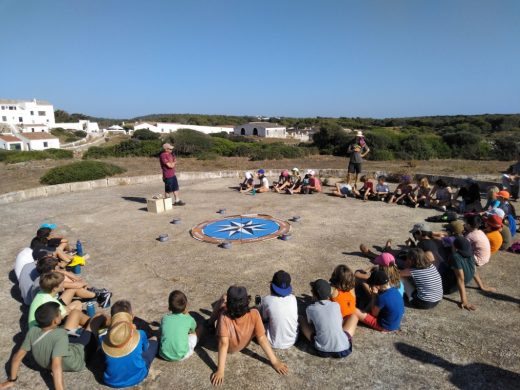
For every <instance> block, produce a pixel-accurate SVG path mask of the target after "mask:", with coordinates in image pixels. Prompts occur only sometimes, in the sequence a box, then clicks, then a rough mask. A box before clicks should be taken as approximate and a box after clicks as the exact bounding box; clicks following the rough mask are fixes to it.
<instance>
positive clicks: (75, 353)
mask: <svg viewBox="0 0 520 390" xmlns="http://www.w3.org/2000/svg"><path fill="white" fill-rule="evenodd" d="M43 333H45V332H44V331H43V330H42V329H41V328H39V327H37V326H33V327H32V328H30V329H29V332H27V335H26V336H25V340H24V341H23V343H22V347H21V348H22V349H23V350H24V351H27V352H29V351H30V352H32V355H33V357H34V360H35V361H36V363H38V365H39V366H40V367H42V368H47V369H51V367H52V365H51V363H52V358H54V357H58V356H61V357H62V360H61V366H62V368H63V371H81V370H83V369H84V368H85V349H84V347H83V345H81V344H69V337H68V336H67V332H66V331H65V329H63V328H56V329H53V330H51V331H49V332H48V333H47V334H46V335H45V336H43V337H42V338H41V339H40V341H38V342H36V344H35V341H37V340H38V338H39V337H40V336H42V334H43Z"/></svg>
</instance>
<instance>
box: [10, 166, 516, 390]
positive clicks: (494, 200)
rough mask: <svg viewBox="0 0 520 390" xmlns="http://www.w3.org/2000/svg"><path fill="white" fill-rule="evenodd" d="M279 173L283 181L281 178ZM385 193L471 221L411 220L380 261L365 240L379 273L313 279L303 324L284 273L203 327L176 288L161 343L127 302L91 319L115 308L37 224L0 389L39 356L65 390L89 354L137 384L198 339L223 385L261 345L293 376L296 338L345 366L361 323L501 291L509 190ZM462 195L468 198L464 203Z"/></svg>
mask: <svg viewBox="0 0 520 390" xmlns="http://www.w3.org/2000/svg"><path fill="white" fill-rule="evenodd" d="M293 174H295V175H296V176H299V172H298V170H296V169H295V170H293ZM258 175H259V177H260V180H261V187H260V188H259V191H258V192H262V191H263V189H264V188H267V189H268V188H269V186H268V184H266V183H265V181H264V179H265V178H264V177H263V175H264V172H263V171H259V172H258ZM282 176H283V177H286V175H285V172H284V173H282ZM308 176H309V177H308V178H309V179H312V178H313V177H314V172H308ZM249 180H250V179H249V178H246V182H245V183H244V186H250V185H251V183H250V182H249ZM265 180H267V179H265ZM303 180H304V179H302V184H301V189H300V191H303V192H304V193H306V192H307V189H309V192H311V191H314V190H316V191H319V190H318V188H321V187H320V186H319V185H318V186H317V185H316V181H315V182H312V181H310V180H309V182H304V181H303ZM316 180H318V179H316ZM296 182H297V181H292V182H287V181H285V182H284V181H282V182H279V183H278V184H277V185H276V186H277V188H276V189H275V191H277V192H279V191H282V190H285V191H288V192H289V193H293V192H298V187H295V186H294V184H295V183H296ZM286 183H292V184H286ZM365 185H366V181H365ZM365 185H364V187H365ZM384 185H385V183H384V180H383V179H381V178H380V179H379V184H378V186H376V189H375V191H374V193H373V195H374V196H376V197H377V199H388V200H389V201H390V200H393V199H395V201H397V202H399V201H402V202H403V203H408V204H409V205H411V206H415V205H417V204H419V205H423V206H435V207H447V208H453V207H456V208H458V210H459V211H462V212H464V213H465V214H464V220H459V219H457V214H456V213H454V212H452V214H450V211H448V212H447V213H444V214H443V215H442V216H439V217H441V220H446V218H445V217H448V221H449V218H451V219H452V220H451V222H450V223H449V224H448V225H447V227H446V231H442V232H440V231H435V230H434V229H432V228H431V225H430V224H428V223H418V224H415V225H414V226H413V227H412V229H411V230H410V233H411V235H412V237H411V238H409V239H408V240H407V241H406V244H407V249H406V250H404V251H403V250H401V251H394V250H393V249H392V246H391V244H392V243H391V241H388V242H387V243H386V245H385V248H384V250H383V252H382V253H380V254H377V253H374V252H372V251H371V250H370V249H368V247H367V246H366V245H365V244H361V245H360V249H361V252H362V254H363V255H364V256H366V257H367V258H369V259H370V261H371V263H372V265H371V267H370V268H369V269H367V270H357V271H355V272H354V271H353V270H352V269H350V268H349V267H348V266H346V265H343V264H341V265H338V266H337V267H336V268H335V269H334V270H333V271H332V274H331V276H330V279H329V280H328V281H327V280H324V279H318V280H316V281H314V282H312V283H311V284H310V290H311V292H312V296H313V303H312V304H310V305H309V306H308V307H307V308H306V310H305V315H303V316H298V307H297V300H296V297H295V295H294V294H293V290H292V286H291V276H290V275H289V274H288V273H287V272H285V271H283V270H280V271H278V272H276V273H275V274H274V275H273V278H272V280H271V283H270V294H269V295H267V296H265V297H263V298H261V297H259V296H257V299H256V300H255V304H256V305H255V306H252V305H251V302H250V296H249V295H248V292H247V291H246V288H245V287H241V286H231V287H229V289H228V290H227V292H226V294H224V295H223V296H222V297H221V298H220V300H218V301H217V302H216V303H215V304H214V305H213V313H212V315H211V317H210V318H209V319H207V320H206V321H204V322H203V323H199V324H197V323H196V322H195V319H194V318H193V317H192V316H191V315H190V314H189V313H188V309H187V297H186V295H185V294H184V293H183V292H181V291H178V290H175V291H172V292H171V293H170V295H169V299H168V305H169V310H170V313H169V314H166V315H165V316H164V317H163V318H162V321H161V326H160V330H159V332H158V337H157V335H155V336H152V337H148V335H147V333H146V332H145V331H144V330H139V329H138V328H137V327H136V325H135V321H134V314H133V312H132V307H131V303H130V302H129V301H126V300H120V301H117V302H115V303H114V304H112V306H111V310H110V315H108V314H105V313H102V312H98V313H97V314H94V313H93V312H92V310H91V311H90V312H89V310H88V309H89V305H91V304H92V302H96V301H97V303H98V305H99V306H100V307H101V308H106V307H108V306H110V299H111V293H110V292H109V291H107V290H106V289H99V288H94V287H91V286H89V285H88V284H87V282H86V281H85V280H84V279H82V278H81V277H79V276H78V274H76V273H74V272H69V271H68V269H70V268H71V266H73V267H72V268H73V269H76V270H77V268H78V267H79V266H80V265H83V264H85V258H86V257H87V256H83V257H81V256H78V253H76V252H75V251H74V250H72V248H71V247H70V245H69V241H68V240H67V239H66V238H64V237H60V236H59V235H56V234H55V228H56V226H55V225H53V224H43V225H41V226H40V228H39V229H38V231H37V233H36V237H35V238H34V239H33V240H32V242H31V245H30V248H26V249H24V250H22V251H21V252H20V253H19V255H18V256H17V258H16V262H15V273H16V276H17V278H18V282H19V287H20V291H21V296H22V298H23V301H24V303H25V304H26V305H28V306H29V316H28V325H29V329H28V332H27V334H26V335H25V339H24V341H23V343H22V344H21V347H20V349H19V350H18V351H17V352H16V353H15V354H14V355H13V357H12V360H11V365H10V372H9V378H8V380H7V381H6V382H4V383H1V384H0V388H8V387H11V386H13V385H15V383H16V380H17V379H18V372H19V368H20V364H21V362H22V359H23V358H24V356H25V355H26V354H27V352H31V353H32V356H33V358H34V360H35V361H36V363H37V364H38V365H39V366H41V367H42V368H44V369H49V370H52V374H53V375H52V377H53V381H54V385H55V387H56V389H62V388H64V384H63V376H62V371H80V370H82V369H84V368H85V361H86V360H88V358H95V359H101V358H102V359H103V360H104V364H105V365H104V367H105V368H104V374H103V380H104V383H105V384H107V385H108V386H111V387H116V388H121V387H128V386H133V385H136V384H138V383H140V382H142V381H143V380H144V379H145V378H146V377H147V375H148V372H149V369H150V366H151V363H152V361H153V359H154V358H155V357H156V355H158V356H159V357H160V358H162V359H164V360H166V361H179V360H184V359H187V358H189V357H190V356H191V355H192V354H193V352H194V348H195V346H196V345H197V342H198V340H199V339H200V337H201V334H202V333H207V334H209V335H211V334H213V333H216V337H217V338H218V364H217V369H216V371H215V372H214V373H213V374H212V375H211V382H212V384H213V385H219V384H221V383H222V382H223V380H224V370H225V366H226V357H227V354H228V353H234V352H238V351H240V350H242V349H244V348H245V347H246V346H247V345H248V344H249V343H250V342H251V340H252V339H253V338H255V339H256V341H257V342H258V344H259V345H260V347H261V348H262V349H263V351H264V352H265V354H266V356H267V357H268V359H269V360H270V362H271V364H272V366H273V368H274V369H275V370H276V371H277V372H278V373H279V374H286V373H287V372H288V367H287V365H286V364H285V363H284V362H282V361H280V360H279V359H278V358H277V356H276V354H275V353H274V352H273V348H274V349H286V348H290V347H292V346H293V345H294V344H295V343H296V341H297V339H298V337H299V336H300V335H301V336H303V338H305V339H306V340H307V341H308V342H309V343H311V344H312V346H313V347H314V349H315V351H316V354H317V355H318V356H320V357H332V358H345V357H347V356H349V354H350V353H351V352H352V338H353V336H354V334H355V331H356V327H357V325H358V322H361V323H363V324H364V325H365V326H368V327H370V328H372V329H374V330H376V331H380V332H394V331H397V330H399V329H400V324H401V319H402V317H403V315H404V312H405V305H406V306H408V307H414V308H417V309H432V308H434V307H435V306H437V305H438V304H439V302H440V301H441V300H442V297H443V294H450V293H454V292H457V291H458V292H459V294H460V303H459V306H460V308H463V309H467V310H475V306H474V305H472V304H471V303H470V302H469V299H468V296H467V293H466V289H465V286H466V285H467V284H468V283H469V282H470V281H471V280H473V279H474V280H475V282H476V283H477V285H478V287H479V288H480V289H482V290H485V291H494V289H493V288H492V287H488V286H486V285H485V284H484V282H483V281H482V279H481V278H480V276H479V272H478V269H479V268H480V267H482V266H484V265H485V264H487V263H488V262H489V261H490V259H491V256H492V255H493V254H494V253H496V252H497V251H498V250H500V249H507V248H509V247H510V245H511V242H512V236H514V233H515V232H516V222H515V220H516V215H515V210H514V207H513V206H512V205H511V204H510V203H509V201H508V199H509V192H508V191H506V190H499V188H497V187H493V188H491V189H489V191H488V199H487V203H486V205H485V206H484V208H482V206H481V199H480V189H479V188H478V184H477V183H475V182H473V181H469V182H468V183H467V185H466V186H464V187H462V188H461V189H460V190H459V191H458V192H457V194H456V195H454V194H453V191H451V189H450V188H449V187H448V186H447V185H445V184H444V183H442V182H440V181H438V182H437V183H436V186H435V187H434V188H433V189H431V190H430V189H429V186H428V183H427V181H426V180H424V179H421V180H420V184H419V187H418V189H419V190H420V191H419V192H418V193H417V194H416V195H413V194H414V191H413V190H410V191H406V190H405V188H406V187H408V188H411V185H410V180H409V179H408V178H407V177H405V178H403V180H402V182H401V184H400V188H401V189H402V192H401V193H399V192H397V191H396V192H394V193H390V192H389V191H388V190H386V189H385V190H384V191H383V190H382V188H383V187H384ZM306 186H308V187H306ZM312 187H314V189H311V188H312ZM253 188H254V186H253ZM342 188H343V187H338V188H337V192H338V193H340V194H341V195H342V196H344V195H346V194H345V193H344V191H343V190H342ZM365 188H366V191H365V192H364V193H363V192H362V190H360V191H359V192H360V194H362V195H361V196H362V198H363V199H370V194H368V196H367V192H368V191H369V187H365ZM422 189H426V190H422ZM370 191H372V190H370ZM458 197H461V198H462V200H460V201H456V200H457V198H458ZM79 254H81V253H79ZM85 308H86V309H87V310H86V313H87V314H89V315H87V314H86V313H85V310H83V309H85ZM264 324H265V325H264ZM154 333H156V332H152V333H151V334H154ZM86 358H87V359H86Z"/></svg>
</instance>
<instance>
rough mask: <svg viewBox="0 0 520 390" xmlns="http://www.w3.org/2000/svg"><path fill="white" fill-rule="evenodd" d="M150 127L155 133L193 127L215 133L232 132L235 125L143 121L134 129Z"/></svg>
mask: <svg viewBox="0 0 520 390" xmlns="http://www.w3.org/2000/svg"><path fill="white" fill-rule="evenodd" d="M143 129H148V130H150V131H153V132H154V133H164V134H169V133H173V132H176V131H177V130H179V129H191V130H196V131H200V132H201V133H204V134H213V133H222V132H225V133H228V134H229V133H232V132H233V126H199V125H185V124H182V123H165V122H154V123H152V122H143V123H136V124H135V125H134V131H136V130H143Z"/></svg>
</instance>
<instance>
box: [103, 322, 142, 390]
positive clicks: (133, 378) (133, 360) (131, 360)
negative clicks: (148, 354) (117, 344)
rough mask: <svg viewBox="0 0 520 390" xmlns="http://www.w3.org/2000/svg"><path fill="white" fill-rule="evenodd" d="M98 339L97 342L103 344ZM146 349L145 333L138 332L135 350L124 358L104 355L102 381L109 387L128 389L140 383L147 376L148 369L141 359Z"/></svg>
mask: <svg viewBox="0 0 520 390" xmlns="http://www.w3.org/2000/svg"><path fill="white" fill-rule="evenodd" d="M103 338H104V337H100V339H99V342H100V343H102V342H103ZM147 349H148V338H147V337H146V333H145V332H144V331H142V330H140V331H139V343H138V344H137V346H136V347H135V349H134V350H133V351H132V352H130V353H129V354H128V355H126V356H122V357H112V356H109V355H107V354H106V353H104V352H103V355H105V372H104V373H103V381H104V382H105V384H106V385H108V386H110V387H130V386H135V385H137V384H138V383H140V382H142V381H143V380H144V378H146V376H147V375H148V367H147V366H146V362H145V360H144V359H143V356H142V354H143V352H144V351H146V350H147Z"/></svg>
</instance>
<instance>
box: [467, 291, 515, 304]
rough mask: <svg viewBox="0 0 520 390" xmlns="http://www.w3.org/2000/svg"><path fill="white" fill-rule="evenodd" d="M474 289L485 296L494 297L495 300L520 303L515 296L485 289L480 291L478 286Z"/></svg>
mask: <svg viewBox="0 0 520 390" xmlns="http://www.w3.org/2000/svg"><path fill="white" fill-rule="evenodd" d="M475 290H479V293H480V294H481V295H484V296H485V297H487V298H491V299H495V300H497V301H504V302H512V303H516V304H517V305H520V299H519V298H515V297H512V296H509V295H506V294H500V293H497V292H486V291H482V290H480V289H478V288H475Z"/></svg>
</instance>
